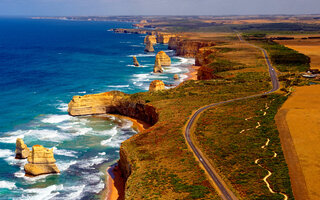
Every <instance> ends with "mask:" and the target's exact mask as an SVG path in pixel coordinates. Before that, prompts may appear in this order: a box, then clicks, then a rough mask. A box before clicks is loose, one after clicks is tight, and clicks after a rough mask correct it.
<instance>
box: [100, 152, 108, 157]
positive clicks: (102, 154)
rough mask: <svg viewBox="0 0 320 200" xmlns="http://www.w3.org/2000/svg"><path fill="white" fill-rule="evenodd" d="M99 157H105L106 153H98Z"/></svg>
mask: <svg viewBox="0 0 320 200" xmlns="http://www.w3.org/2000/svg"><path fill="white" fill-rule="evenodd" d="M98 154H99V155H100V156H104V155H106V154H107V153H106V152H101V153H98Z"/></svg>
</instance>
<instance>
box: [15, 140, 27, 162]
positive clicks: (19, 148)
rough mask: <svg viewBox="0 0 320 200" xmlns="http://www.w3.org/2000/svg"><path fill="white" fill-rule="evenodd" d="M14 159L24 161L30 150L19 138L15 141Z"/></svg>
mask: <svg viewBox="0 0 320 200" xmlns="http://www.w3.org/2000/svg"><path fill="white" fill-rule="evenodd" d="M15 152H16V158H17V159H26V158H28V156H29V154H30V149H29V148H28V147H27V145H26V144H25V143H24V141H23V140H22V139H21V138H18V139H17V141H16V151H15Z"/></svg>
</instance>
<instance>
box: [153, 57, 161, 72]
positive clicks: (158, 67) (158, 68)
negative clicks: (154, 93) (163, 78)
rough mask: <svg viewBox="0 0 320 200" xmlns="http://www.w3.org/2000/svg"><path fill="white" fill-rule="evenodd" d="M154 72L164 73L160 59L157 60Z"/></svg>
mask: <svg viewBox="0 0 320 200" xmlns="http://www.w3.org/2000/svg"><path fill="white" fill-rule="evenodd" d="M153 72H154V73H162V72H163V69H162V67H161V61H160V59H159V58H156V62H155V63H154V67H153Z"/></svg>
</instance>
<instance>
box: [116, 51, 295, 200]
mask: <svg viewBox="0 0 320 200" xmlns="http://www.w3.org/2000/svg"><path fill="white" fill-rule="evenodd" d="M222 48H224V47H222ZM242 48H244V47H242ZM245 48H247V49H237V48H232V47H229V46H228V47H227V48H226V49H222V51H220V53H219V54H218V55H214V58H213V59H210V61H211V62H212V63H209V64H212V67H213V68H214V67H217V70H216V71H217V72H218V71H220V72H219V73H218V74H219V75H221V74H226V75H227V76H226V77H225V78H224V79H217V80H207V81H186V82H184V83H182V84H181V85H180V86H179V87H176V88H173V89H170V90H163V91H158V92H144V93H136V94H133V95H130V97H129V98H131V100H132V101H140V102H142V103H150V104H152V105H153V106H155V107H156V108H157V111H158V113H159V121H158V123H156V124H155V125H154V126H153V127H152V128H150V129H147V130H146V131H144V132H142V133H139V134H137V135H135V136H133V137H132V138H130V139H129V140H127V141H125V142H124V143H123V144H122V148H123V151H124V152H125V154H126V155H127V158H128V160H129V162H130V163H131V164H132V174H131V175H130V177H129V179H128V182H127V186H128V188H126V197H127V198H128V199H168V200H169V199H170V200H171V199H220V197H219V196H218V194H217V193H216V192H215V190H214V189H213V187H212V186H211V184H210V183H209V181H208V179H207V177H206V175H205V173H204V171H203V170H202V169H201V167H200V166H199V163H198V162H197V161H196V159H195V157H194V155H193V153H192V152H191V151H190V150H189V149H188V146H187V144H186V142H185V139H184V136H183V130H184V126H185V124H186V122H187V121H188V119H189V117H190V115H191V114H192V112H193V111H195V110H197V109H199V108H200V107H202V106H205V105H208V104H211V103H214V102H220V101H223V100H229V99H234V98H239V97H245V96H249V95H253V94H257V93H262V92H265V91H268V90H270V89H271V84H270V77H269V74H268V72H267V67H266V66H265V65H262V64H261V63H265V62H264V60H263V59H262V56H261V52H259V51H257V50H256V49H255V48H253V47H251V46H250V47H249V46H248V47H245ZM240 51H241V52H240ZM239 52H240V53H239ZM235 54H236V55H247V54H250V55H251V56H252V57H250V59H251V58H253V59H256V60H258V61H254V62H252V61H250V62H249V61H248V59H247V58H245V59H242V58H241V59H238V60H235V59H233V58H234V57H235V56H234V55H235ZM252 54H254V55H252ZM237 57H238V56H237ZM250 59H249V60H250ZM254 63H255V64H254ZM240 66H244V67H245V68H242V67H240ZM248 66H250V67H248ZM235 67H238V68H235ZM235 69H237V70H235ZM230 70H231V71H230ZM284 100H285V98H284V97H283V96H281V95H280V94H278V95H269V96H263V97H259V98H255V99H250V100H243V101H239V102H234V103H231V104H227V105H223V106H220V107H218V108H215V109H211V110H209V111H207V112H206V113H204V114H203V115H201V117H200V120H199V123H198V126H197V127H196V133H195V134H196V138H197V141H198V142H199V145H198V146H199V148H200V149H202V150H203V152H204V153H205V154H206V155H207V158H209V160H210V161H212V163H213V165H214V166H216V167H217V169H218V170H219V171H220V173H221V174H222V175H223V178H224V180H225V181H226V182H227V184H229V185H230V186H232V187H231V188H232V190H234V191H236V192H235V193H236V194H238V195H239V196H240V198H241V199H282V196H281V195H278V194H271V193H270V192H269V191H268V189H267V188H266V186H265V183H264V182H263V181H262V180H261V179H262V178H263V177H264V176H266V170H264V169H262V168H261V167H259V166H258V165H256V164H255V163H254V161H255V159H258V158H261V159H262V160H261V162H260V164H262V165H263V166H265V167H266V168H268V169H269V170H270V171H272V172H273V176H272V177H270V178H269V179H268V180H269V181H270V183H271V186H272V188H273V189H274V190H276V191H282V192H284V193H286V194H287V195H288V196H289V197H290V198H291V197H292V192H291V186H290V179H289V178H288V171H287V167H286V163H285V161H284V157H283V154H282V151H281V146H280V142H279V138H278V134H277V131H276V128H275V125H274V122H273V117H274V114H275V113H276V111H277V108H278V107H279V106H280V105H281V104H282V102H283V101H284ZM266 103H267V104H268V106H269V107H270V108H269V110H268V111H267V113H266V115H263V114H264V112H261V111H260V109H265V104H266ZM246 117H253V118H252V119H251V120H250V121H245V120H244V119H245V118H246ZM257 121H259V122H260V123H261V127H260V128H258V129H254V127H255V126H257ZM252 128H253V129H252ZM243 129H251V130H248V131H245V132H243V133H241V134H240V132H241V130H243ZM267 138H269V139H270V140H271V142H270V146H269V147H268V148H267V150H262V149H261V146H262V145H263V144H265V142H266V139H267ZM272 151H275V152H277V154H278V156H277V157H276V158H274V159H272V156H273V154H272ZM270 159H271V160H270ZM278 179H279V180H278Z"/></svg>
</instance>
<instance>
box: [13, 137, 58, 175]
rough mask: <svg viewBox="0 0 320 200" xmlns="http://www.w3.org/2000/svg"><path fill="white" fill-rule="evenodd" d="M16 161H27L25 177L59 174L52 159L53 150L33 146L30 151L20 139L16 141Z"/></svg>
mask: <svg viewBox="0 0 320 200" xmlns="http://www.w3.org/2000/svg"><path fill="white" fill-rule="evenodd" d="M15 153H16V156H15V158H16V159H27V160H28V163H27V164H25V166H24V171H25V173H26V175H29V176H38V175H43V174H57V173H60V170H59V169H58V167H57V165H56V164H55V163H56V160H55V159H54V154H53V149H47V148H45V147H43V146H41V145H34V146H33V147H32V150H31V151H30V149H29V148H28V147H27V145H26V144H25V143H24V141H23V140H22V139H21V138H17V140H16V150H15Z"/></svg>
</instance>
